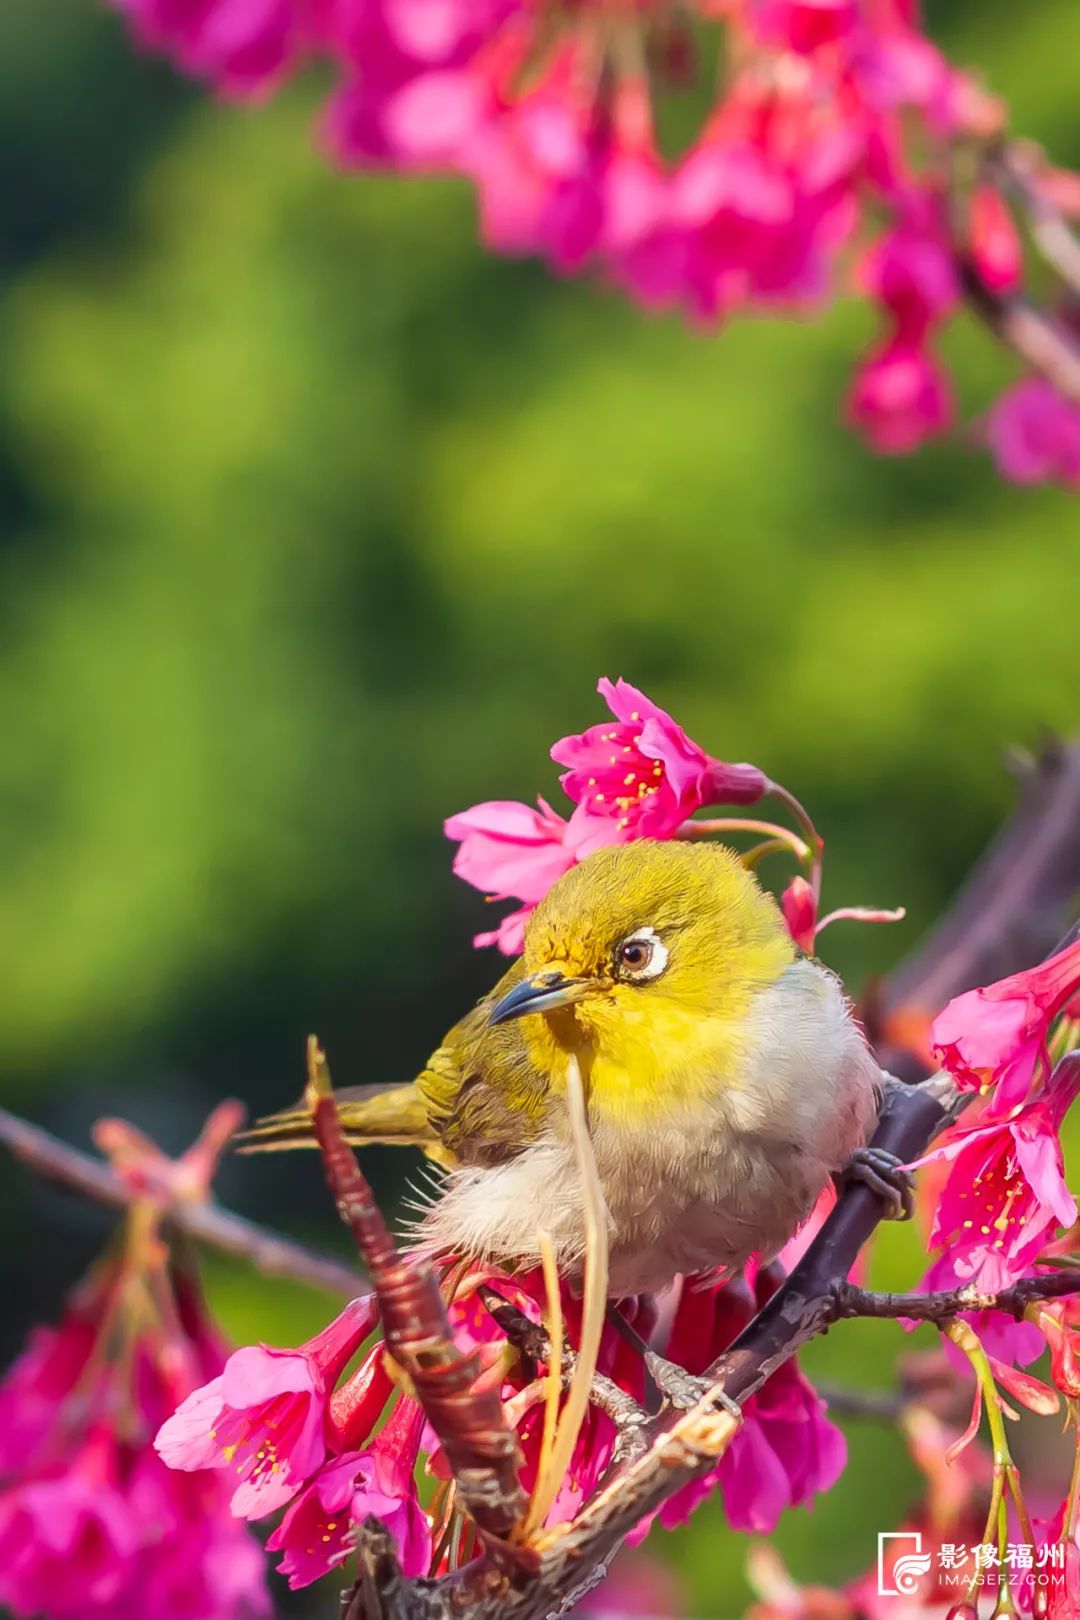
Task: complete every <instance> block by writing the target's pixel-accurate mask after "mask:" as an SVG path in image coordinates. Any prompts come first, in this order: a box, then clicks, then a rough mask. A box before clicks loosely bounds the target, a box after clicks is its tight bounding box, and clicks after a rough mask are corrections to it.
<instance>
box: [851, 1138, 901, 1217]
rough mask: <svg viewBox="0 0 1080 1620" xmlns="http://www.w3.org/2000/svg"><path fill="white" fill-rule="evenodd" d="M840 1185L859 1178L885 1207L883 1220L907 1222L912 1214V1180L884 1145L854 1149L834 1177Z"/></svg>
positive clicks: (899, 1160)
mask: <svg viewBox="0 0 1080 1620" xmlns="http://www.w3.org/2000/svg"><path fill="white" fill-rule="evenodd" d="M836 1179H837V1181H838V1182H840V1183H841V1184H843V1183H844V1182H847V1181H861V1182H862V1184H863V1186H864V1187H869V1188H870V1191H871V1192H875V1193H877V1195H878V1197H879V1198H880V1199H881V1200H882V1201H883V1202H884V1203H885V1204H886V1205H887V1206H888V1208H887V1209H886V1212H885V1218H886V1220H890V1221H910V1219H911V1217H912V1216H913V1215H914V1213H915V1180H914V1177H913V1176H912V1174H911V1171H910V1170H905V1169H904V1164H903V1160H902V1159H898V1158H897V1156H896V1154H895V1153H889V1152H888V1151H887V1150H886V1149H885V1148H876V1147H864V1148H858V1149H857V1150H856V1151H855V1152H854V1153H853V1154H852V1155H851V1158H850V1159H849V1160H848V1162H847V1164H846V1165H845V1166H844V1168H843V1169H842V1170H841V1171H840V1173H839V1175H838V1176H837V1178H836Z"/></svg>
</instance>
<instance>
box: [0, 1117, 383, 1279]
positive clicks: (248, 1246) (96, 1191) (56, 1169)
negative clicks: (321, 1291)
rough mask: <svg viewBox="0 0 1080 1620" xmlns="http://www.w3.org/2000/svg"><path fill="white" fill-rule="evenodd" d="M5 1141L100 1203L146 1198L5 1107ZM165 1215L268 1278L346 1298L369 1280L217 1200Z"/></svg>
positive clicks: (41, 1171) (179, 1206) (174, 1205)
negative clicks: (216, 1201) (295, 1283)
mask: <svg viewBox="0 0 1080 1620" xmlns="http://www.w3.org/2000/svg"><path fill="white" fill-rule="evenodd" d="M0 1142H2V1143H3V1144H4V1145H5V1146H6V1147H8V1148H9V1149H10V1150H11V1152H12V1154H13V1155H14V1156H15V1158H16V1159H19V1160H20V1161H21V1162H22V1163H23V1164H25V1165H28V1166H29V1168H30V1169H31V1170H35V1171H36V1172H37V1173H38V1175H40V1176H44V1177H45V1179H46V1180H48V1181H54V1182H56V1183H58V1184H59V1185H60V1186H63V1187H67V1188H70V1189H71V1191H72V1192H77V1193H82V1194H83V1196H84V1197H87V1198H93V1199H94V1200H95V1201H96V1202H97V1203H99V1204H107V1205H109V1206H110V1207H111V1208H113V1209H126V1208H127V1207H128V1205H130V1204H131V1203H133V1202H134V1201H135V1199H136V1197H137V1196H145V1194H144V1193H142V1194H140V1193H137V1192H136V1189H135V1188H134V1187H133V1186H131V1185H130V1184H129V1183H128V1182H127V1181H126V1180H125V1179H124V1177H123V1176H120V1175H117V1173H116V1171H115V1170H113V1169H111V1168H110V1166H109V1165H107V1164H106V1163H105V1161H104V1160H103V1159H95V1158H91V1156H90V1155H89V1154H88V1153H83V1152H81V1151H80V1150H79V1149H78V1148H73V1147H69V1146H68V1145H67V1143H66V1142H61V1141H59V1140H58V1139H57V1138H56V1137H55V1136H51V1135H50V1134H49V1132H48V1131H44V1130H42V1129H41V1127H40V1126H38V1125H30V1124H28V1123H27V1121H26V1120H23V1119H17V1118H16V1117H15V1115H14V1114H9V1113H8V1112H7V1110H6V1109H0ZM165 1213H166V1215H167V1217H168V1220H169V1221H170V1223H171V1224H172V1225H173V1226H174V1227H175V1228H176V1229H177V1230H178V1231H180V1232H183V1233H185V1235H186V1236H188V1237H191V1238H195V1239H196V1240H197V1241H198V1242H200V1243H205V1244H206V1245H207V1246H208V1247H209V1248H212V1249H219V1250H221V1251H222V1253H224V1254H231V1255H234V1256H235V1257H236V1258H237V1259H238V1260H245V1261H247V1263H248V1264H249V1265H252V1266H254V1267H255V1269H256V1270H257V1271H261V1272H263V1273H264V1274H265V1275H266V1276H268V1277H288V1278H289V1279H290V1280H291V1281H293V1282H301V1283H309V1284H310V1285H311V1286H312V1287H314V1288H325V1289H326V1290H327V1291H328V1292H329V1293H333V1294H343V1295H344V1296H345V1297H346V1299H352V1298H353V1296H354V1295H356V1294H358V1293H360V1292H361V1291H362V1289H363V1287H364V1282H365V1279H364V1277H363V1275H362V1274H361V1273H360V1272H359V1271H358V1270H357V1269H356V1267H355V1266H349V1265H346V1264H345V1263H344V1261H339V1260H333V1259H330V1258H329V1257H328V1256H327V1255H322V1254H317V1253H316V1252H315V1250H314V1249H308V1248H305V1247H304V1245H303V1244H301V1243H294V1242H293V1241H292V1239H291V1238H287V1237H283V1236H282V1235H281V1233H279V1232H273V1231H270V1230H269V1229H268V1228H266V1227H264V1226H259V1225H257V1224H256V1223H255V1222H254V1221H248V1220H245V1219H244V1217H243V1216H242V1215H234V1214H233V1213H232V1212H231V1211H230V1210H227V1209H222V1208H221V1206H220V1205H219V1204H215V1203H213V1202H212V1201H207V1202H205V1203H204V1202H194V1201H188V1200H185V1199H180V1198H176V1199H173V1200H171V1201H170V1202H169V1203H168V1204H167V1205H166V1206H165Z"/></svg>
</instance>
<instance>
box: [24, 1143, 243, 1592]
mask: <svg viewBox="0 0 1080 1620" xmlns="http://www.w3.org/2000/svg"><path fill="white" fill-rule="evenodd" d="M230 1129H231V1126H230ZM213 1134H214V1132H213V1131H212V1132H211V1135H213ZM225 1134H227V1132H226V1133H225ZM185 1157H186V1162H185V1161H180V1164H179V1165H178V1166H177V1167H175V1168H176V1169H177V1171H178V1174H179V1176H180V1177H181V1178H182V1179H184V1178H186V1179H187V1180H189V1181H190V1180H191V1174H192V1172H193V1171H196V1170H197V1169H198V1164H199V1158H200V1149H199V1148H196V1149H195V1150H193V1152H192V1154H189V1155H187V1156H185ZM166 1163H167V1161H165V1160H163V1159H161V1158H160V1155H159V1156H157V1165H156V1166H155V1165H154V1163H153V1161H151V1160H148V1161H147V1164H148V1169H149V1170H150V1173H151V1174H152V1175H153V1174H157V1173H158V1172H159V1170H160V1167H161V1166H162V1165H164V1164H166ZM226 1354H227V1346H226V1345H225V1344H224V1343H223V1342H222V1340H221V1338H220V1336H219V1334H218V1332H217V1330H216V1328H215V1327H214V1325H213V1323H212V1321H211V1320H210V1319H209V1317H208V1316H207V1313H206V1309H205V1306H204V1304H203V1300H202V1295H201V1291H200V1288H199V1284H198V1279H197V1277H196V1276H195V1274H194V1272H193V1271H192V1270H191V1269H190V1267H189V1266H187V1265H185V1264H182V1263H181V1262H180V1261H179V1260H178V1259H177V1258H176V1257H174V1256H171V1255H170V1253H169V1250H168V1248H167V1247H166V1246H165V1245H164V1244H163V1243H162V1242H161V1240H160V1237H159V1234H158V1232H157V1229H156V1215H155V1212H154V1210H153V1208H152V1207H151V1206H149V1205H146V1204H141V1203H138V1202H136V1203H135V1204H134V1205H133V1207H132V1210H131V1212H130V1214H129V1217H128V1222H127V1226H126V1229H125V1232H124V1235H123V1242H122V1244H120V1245H119V1247H118V1250H117V1251H116V1252H113V1253H110V1254H109V1255H107V1256H106V1257H105V1258H104V1259H103V1260H102V1261H101V1262H100V1263H99V1264H98V1265H97V1267H96V1268H95V1269H94V1270H93V1271H92V1272H91V1273H90V1275H89V1276H88V1277H87V1278H86V1279H85V1281H84V1282H83V1283H82V1284H81V1286H80V1287H79V1288H78V1289H77V1290H76V1291H75V1293H74V1295H73V1296H72V1298H71V1300H70V1302H69V1304H68V1307H67V1310H66V1311H65V1313H64V1315H63V1317H62V1319H61V1321H60V1322H59V1324H58V1325H57V1326H56V1327H38V1328H36V1329H35V1330H34V1332H33V1334H32V1336H31V1338H30V1340H29V1342H28V1344H27V1346H26V1348H25V1350H24V1351H23V1353H22V1355H21V1356H20V1357H19V1359H18V1360H17V1361H16V1362H15V1364H14V1365H13V1366H12V1367H11V1368H10V1369H9V1371H8V1373H7V1374H6V1376H5V1378H4V1379H3V1382H2V1383H0V1604H2V1605H3V1606H4V1608H5V1609H8V1610H10V1611H11V1612H12V1613H13V1614H15V1615H19V1616H45V1617H47V1620H136V1617H137V1616H141V1615H144V1614H157V1615H168V1616H172V1617H176V1620H183V1617H185V1616H190V1617H191V1620H195V1617H198V1620H254V1617H256V1616H260V1615H268V1614H269V1612H270V1602H269V1594H268V1592H267V1590H266V1582H265V1561H264V1559H263V1555H262V1551H261V1549H260V1548H259V1547H258V1545H257V1544H256V1542H255V1541H254V1540H253V1538H252V1537H251V1535H250V1534H249V1533H248V1532H247V1530H246V1529H245V1527H244V1526H243V1524H241V1523H240V1522H238V1521H237V1520H235V1519H232V1518H231V1517H230V1516H229V1513H228V1495H229V1493H228V1489H227V1488H226V1482H225V1481H224V1480H222V1479H221V1478H220V1477H219V1476H218V1475H217V1474H215V1473H212V1472H207V1471H205V1470H200V1471H198V1472H196V1473H192V1474H190V1475H187V1476H181V1475H178V1474H176V1473H174V1472H173V1471H172V1470H171V1469H169V1468H167V1467H166V1466H165V1465H164V1463H163V1462H162V1461H161V1460H160V1458H159V1457H158V1456H157V1454H156V1453H155V1451H154V1449H153V1445H152V1441H153V1437H154V1434H155V1433H156V1431H157V1429H158V1428H159V1426H160V1425H161V1423H162V1422H163V1421H164V1420H165V1419H166V1418H167V1417H168V1415H169V1414H170V1413H171V1412H172V1411H173V1410H174V1409H175V1408H176V1406H177V1404H178V1403H179V1402H181V1401H182V1400H184V1398H185V1397H187V1396H188V1395H189V1394H190V1393H191V1391H192V1390H193V1389H195V1388H197V1387H198V1386H199V1385H201V1384H202V1383H204V1382H205V1380H206V1379H207V1378H209V1377H212V1376H213V1375H214V1374H215V1373H217V1371H218V1369H219V1368H220V1367H221V1366H222V1365H223V1363H224V1361H225V1357H226Z"/></svg>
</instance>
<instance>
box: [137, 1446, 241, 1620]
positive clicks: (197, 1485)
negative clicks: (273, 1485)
mask: <svg viewBox="0 0 1080 1620" xmlns="http://www.w3.org/2000/svg"><path fill="white" fill-rule="evenodd" d="M228 1497H229V1485H228V1481H227V1480H223V1479H222V1477H221V1476H220V1475H219V1474H217V1473H213V1472H206V1473H193V1474H183V1473H177V1472H175V1471H174V1470H173V1469H170V1468H166V1466H165V1464H164V1463H163V1462H162V1461H161V1459H160V1458H159V1457H158V1456H157V1455H156V1454H155V1453H154V1452H153V1451H146V1450H143V1451H142V1452H140V1454H139V1456H138V1457H137V1458H136V1459H135V1461H134V1464H133V1466H132V1469H131V1474H130V1478H129V1481H128V1485H127V1504H128V1508H129V1512H130V1515H131V1518H132V1521H133V1522H134V1523H136V1524H137V1525H138V1526H139V1529H140V1542H141V1545H140V1551H139V1556H138V1558H137V1560H136V1562H135V1564H134V1566H133V1569H132V1572H131V1575H130V1579H129V1585H128V1590H129V1591H130V1592H131V1593H132V1595H133V1599H134V1602H133V1603H132V1605H131V1614H132V1620H135V1616H136V1615H140V1614H159V1615H163V1616H164V1615H169V1616H177V1617H183V1616H188V1617H190V1620H254V1617H256V1616H261V1615H265V1614H269V1612H270V1610H271V1603H270V1594H269V1592H268V1591H267V1589H266V1561H265V1558H264V1555H263V1552H262V1549H261V1547H260V1546H259V1544H258V1542H257V1541H256V1540H255V1538H254V1537H253V1536H252V1535H251V1534H250V1533H249V1531H248V1529H247V1527H246V1525H245V1524H244V1523H243V1522H242V1521H241V1520H239V1519H236V1518H233V1517H232V1515H231V1514H230V1513H229V1509H228Z"/></svg>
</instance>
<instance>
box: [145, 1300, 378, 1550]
mask: <svg viewBox="0 0 1080 1620" xmlns="http://www.w3.org/2000/svg"><path fill="white" fill-rule="evenodd" d="M377 1314H378V1310H377V1305H376V1302H375V1299H374V1296H372V1295H367V1296H365V1297H364V1298H362V1299H356V1300H353V1301H352V1302H351V1304H349V1305H347V1306H346V1307H345V1309H344V1311H342V1312H341V1314H340V1316H338V1317H336V1318H335V1319H334V1321H333V1322H331V1323H330V1325H329V1326H328V1327H326V1328H324V1329H323V1330H322V1332H321V1333H319V1334H316V1336H315V1337H314V1338H312V1339H309V1340H307V1342H306V1343H305V1344H302V1345H300V1346H299V1347H298V1348H297V1349H295V1350H282V1349H275V1348H273V1347H271V1346H268V1345H245V1346H243V1347H242V1348H241V1349H239V1350H236V1351H234V1353H233V1354H232V1355H231V1356H230V1357H229V1359H228V1361H227V1362H226V1363H225V1367H224V1369H223V1371H222V1372H221V1374H220V1375H219V1376H218V1377H217V1378H215V1379H213V1380H212V1381H211V1382H210V1383H209V1384H206V1385H205V1386H204V1387H203V1388H201V1389H197V1390H195V1391H194V1392H193V1393H192V1394H191V1395H189V1396H188V1398H187V1400H186V1401H184V1402H183V1404H182V1405H181V1406H179V1407H178V1408H177V1410H176V1411H175V1412H174V1414H173V1415H172V1417H171V1418H169V1420H168V1421H167V1422H166V1423H164V1424H163V1425H162V1427H161V1429H160V1431H159V1433H158V1436H157V1439H156V1440H155V1442H154V1444H155V1446H156V1448H157V1450H158V1453H159V1454H160V1456H161V1458H162V1459H163V1461H164V1462H165V1463H166V1464H167V1465H168V1466H169V1467H170V1468H180V1469H203V1468H221V1469H226V1470H228V1472H229V1474H230V1475H231V1476H232V1478H233V1480H234V1481H236V1482H238V1483H236V1484H235V1489H234V1490H233V1494H232V1511H233V1512H234V1513H235V1514H236V1515H238V1516H239V1517H242V1518H245V1519H261V1518H263V1517H264V1516H265V1515H266V1514H268V1513H272V1512H273V1511H274V1509H275V1508H279V1507H283V1506H284V1504H285V1503H286V1502H288V1501H289V1500H290V1499H291V1498H292V1497H293V1496H295V1494H296V1492H297V1491H298V1490H299V1489H300V1487H301V1486H302V1485H303V1483H304V1482H305V1480H307V1479H310V1478H311V1476H312V1475H313V1474H314V1473H315V1471H316V1469H317V1468H318V1467H319V1466H320V1465H321V1463H322V1462H323V1459H324V1458H325V1456H326V1450H327V1441H326V1420H327V1409H328V1405H329V1401H330V1396H331V1393H332V1391H333V1388H334V1385H335V1384H336V1382H337V1380H338V1377H339V1376H340V1374H341V1372H342V1371H343V1370H344V1368H345V1366H346V1364H347V1363H348V1362H349V1360H350V1359H351V1357H352V1356H353V1354H354V1352H355V1351H356V1350H357V1349H358V1348H359V1346H360V1345H361V1344H362V1343H363V1341H364V1340H365V1339H366V1338H367V1336H368V1334H369V1333H370V1332H371V1330H372V1328H373V1327H374V1325H375V1321H376V1318H377Z"/></svg>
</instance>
